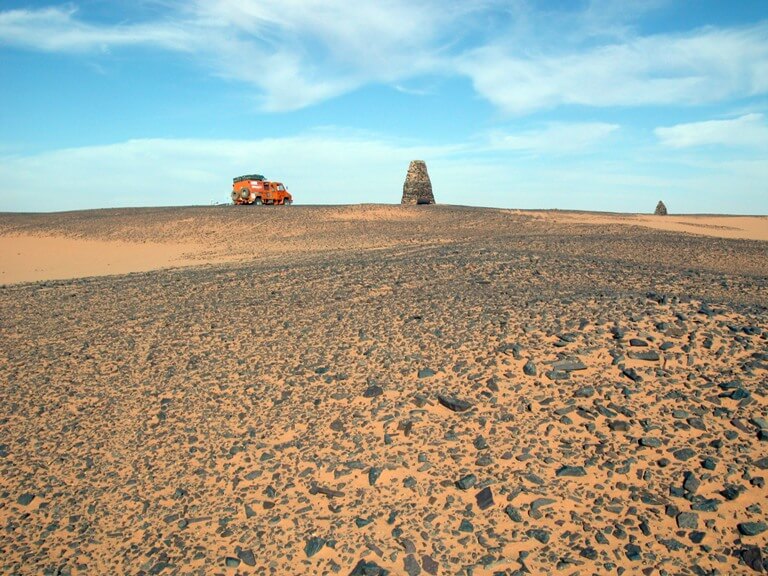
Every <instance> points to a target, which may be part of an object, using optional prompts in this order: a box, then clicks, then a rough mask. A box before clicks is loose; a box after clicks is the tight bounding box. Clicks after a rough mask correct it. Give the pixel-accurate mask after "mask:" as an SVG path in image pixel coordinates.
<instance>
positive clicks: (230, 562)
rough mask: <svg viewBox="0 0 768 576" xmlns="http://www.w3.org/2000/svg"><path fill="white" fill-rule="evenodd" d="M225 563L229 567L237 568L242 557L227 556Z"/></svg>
mask: <svg viewBox="0 0 768 576" xmlns="http://www.w3.org/2000/svg"><path fill="white" fill-rule="evenodd" d="M224 564H225V565H226V566H227V568H237V567H238V566H240V558H233V557H232V556H227V557H226V558H225V559H224Z"/></svg>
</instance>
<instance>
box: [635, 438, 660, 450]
mask: <svg viewBox="0 0 768 576" xmlns="http://www.w3.org/2000/svg"><path fill="white" fill-rule="evenodd" d="M640 446H647V447H649V448H658V447H659V446H661V440H660V439H659V438H652V437H650V436H643V437H642V438H640Z"/></svg>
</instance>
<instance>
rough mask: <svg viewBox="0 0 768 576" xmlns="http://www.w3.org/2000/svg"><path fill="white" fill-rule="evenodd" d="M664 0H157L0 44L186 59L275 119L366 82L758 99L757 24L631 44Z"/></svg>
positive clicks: (602, 96)
mask: <svg viewBox="0 0 768 576" xmlns="http://www.w3.org/2000/svg"><path fill="white" fill-rule="evenodd" d="M662 3H663V0H655V1H653V2H650V3H649V2H641V1H639V0H632V1H631V2H616V1H615V0H592V2H589V3H588V4H586V5H585V6H584V5H579V7H578V8H574V7H573V6H570V7H569V6H567V5H566V7H564V8H560V9H558V10H547V9H544V8H541V5H540V4H539V3H534V2H527V1H525V0H517V1H515V2H509V1H504V0H482V1H476V2H469V1H466V2H462V1H456V2H448V3H446V2H444V1H441V0H422V1H421V2H416V3H414V2H410V1H409V0H377V1H373V0H368V1H366V0H358V1H356V2H349V1H348V0H193V1H191V2H188V1H182V0H164V1H163V2H162V5H163V6H166V7H167V10H166V12H164V14H163V16H162V17H156V18H155V19H154V20H151V21H148V22H139V23H117V24H114V23H113V24H109V23H89V22H88V21H87V19H86V17H85V16H84V15H82V14H81V13H80V12H78V11H76V9H75V8H72V7H64V8H61V7H58V8H55V7H54V8H43V9H37V10H35V9H27V10H10V11H5V12H0V45H2V44H5V45H11V46H16V47H22V48H25V49H34V50H42V51H51V52H52V51H59V52H70V53H82V52H89V51H97V52H98V51H108V50H110V49H112V48H119V47H129V46H140V45H141V46H150V47H155V48H158V49H164V50H169V51H175V52H184V53H190V54H192V55H193V57H194V58H195V59H196V60H197V61H199V62H201V63H202V64H204V65H205V66H206V67H207V68H208V69H209V70H210V71H211V73H213V74H214V75H218V76H221V77H224V78H227V79H231V80H234V81H237V82H244V83H245V84H246V85H248V86H249V87H252V88H253V87H255V88H256V90H255V92H257V93H258V95H259V97H260V101H261V105H262V107H263V108H264V109H266V110H271V111H282V110H292V109H297V108H302V107H306V106H310V105H312V104H314V103H317V102H320V101H323V100H327V99H329V98H333V97H335V96H338V95H341V94H344V93H347V92H350V91H353V90H355V89H357V88H359V87H361V86H365V85H367V84H371V83H386V84H391V85H393V86H402V85H403V84H404V83H405V82H406V81H408V80H412V79H416V78H419V77H421V76H425V75H444V76H467V77H469V78H470V79H471V81H472V83H473V85H474V87H475V90H476V91H477V92H478V93H479V94H480V95H481V96H483V97H484V98H486V99H488V100H489V101H491V102H492V103H494V104H495V105H496V106H498V107H499V108H501V109H502V110H504V111H505V112H507V113H511V114H526V113H530V112H533V111H537V110H541V109H547V108H554V107H557V106H560V105H563V104H577V105H584V106H593V107H605V106H644V105H659V104H661V105H663V104H672V105H691V104H699V103H706V102H719V101H723V100H727V99H729V98H733V97H746V96H751V95H756V94H765V93H766V92H768V21H764V22H761V23H758V24H755V25H752V26H747V27H741V28H716V27H710V28H704V29H700V30H696V31H687V32H684V33H676V34H664V35H652V36H642V35H639V34H638V33H637V31H636V30H634V29H633V27H632V23H633V20H634V19H637V18H639V17H640V16H641V15H642V14H643V13H644V12H646V11H648V10H649V9H655V8H657V7H658V5H659V4H662Z"/></svg>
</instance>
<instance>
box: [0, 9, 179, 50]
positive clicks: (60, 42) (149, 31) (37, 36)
mask: <svg viewBox="0 0 768 576" xmlns="http://www.w3.org/2000/svg"><path fill="white" fill-rule="evenodd" d="M76 15H77V10H76V9H75V8H74V7H71V6H68V7H64V8H53V7H52V8H43V9H40V10H9V11H6V12H0V45H2V44H8V45H11V46H19V47H22V48H28V49H34V50H41V51H44V52H89V51H93V50H102V51H104V50H108V49H109V48H112V47H118V46H138V45H144V46H146V45H151V46H157V47H160V48H165V49H168V50H177V51H186V50H188V49H189V48H190V45H191V40H192V37H191V35H190V33H189V30H185V29H184V28H183V27H181V26H176V25H172V24H168V23H152V24H133V25H125V24H122V25H115V26H96V25H91V24H86V23H84V22H81V21H80V20H78V19H77V17H76Z"/></svg>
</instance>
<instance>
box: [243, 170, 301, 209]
mask: <svg viewBox="0 0 768 576" xmlns="http://www.w3.org/2000/svg"><path fill="white" fill-rule="evenodd" d="M232 202H234V203H235V204H256V205H257V206H261V205H262V204H281V205H283V206H288V205H290V204H293V196H291V194H290V192H288V190H287V189H286V187H285V186H284V185H283V183H282V182H270V181H269V180H267V179H265V178H264V176H262V175H261V174H246V175H245V176H238V177H237V178H233V179H232Z"/></svg>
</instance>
